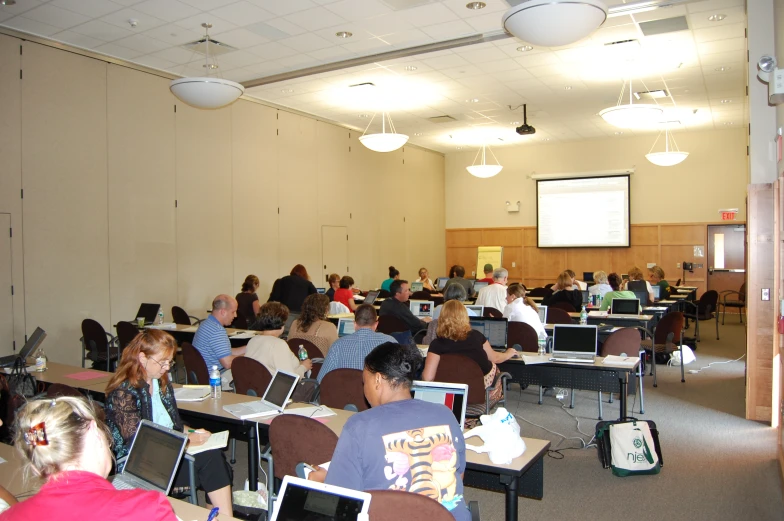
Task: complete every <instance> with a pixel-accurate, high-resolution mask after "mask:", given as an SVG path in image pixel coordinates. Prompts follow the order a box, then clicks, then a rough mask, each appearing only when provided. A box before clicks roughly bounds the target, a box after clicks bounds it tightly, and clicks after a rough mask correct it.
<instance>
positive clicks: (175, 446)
mask: <svg viewBox="0 0 784 521" xmlns="http://www.w3.org/2000/svg"><path fill="white" fill-rule="evenodd" d="M187 441H188V435H187V434H185V433H184V432H180V431H175V430H173V429H168V428H166V427H163V426H161V425H157V424H155V423H153V422H151V421H149V420H142V421H141V422H140V423H139V427H138V428H137V429H136V435H135V436H134V437H133V442H132V443H131V448H130V450H129V451H128V459H127V460H126V461H125V467H123V470H122V473H120V474H116V475H115V476H113V477H112V478H110V479H111V482H112V485H114V488H116V489H118V490H128V489H134V488H139V489H143V490H155V491H158V492H161V493H162V494H164V495H166V494H168V493H169V489H170V488H171V485H172V482H173V481H174V476H175V475H176V474H177V468H178V467H179V466H180V460H181V459H182V454H183V452H185V444H186V442H187Z"/></svg>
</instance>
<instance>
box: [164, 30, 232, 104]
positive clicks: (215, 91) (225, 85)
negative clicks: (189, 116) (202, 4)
mask: <svg viewBox="0 0 784 521" xmlns="http://www.w3.org/2000/svg"><path fill="white" fill-rule="evenodd" d="M201 26H202V27H204V49H205V54H206V58H205V63H204V65H202V67H204V68H205V69H206V74H207V75H206V76H199V77H192V78H180V79H177V80H172V82H171V83H170V84H169V89H170V90H171V91H172V94H174V95H175V96H177V98H179V99H180V100H181V101H184V102H185V103H187V104H188V105H191V106H192V107H196V108H197V109H218V108H221V107H225V106H226V105H229V104H231V103H233V102H235V101H236V100H237V98H239V97H240V96H242V94H243V93H244V92H245V87H243V86H242V85H240V84H239V83H237V82H234V81H230V80H224V79H223V78H215V77H211V76H210V72H211V71H214V70H215V69H217V68H218V63H217V58H215V57H214V56H213V61H212V62H210V43H212V42H213V40H211V39H210V34H209V31H210V29H211V28H212V24H210V23H203V24H201Z"/></svg>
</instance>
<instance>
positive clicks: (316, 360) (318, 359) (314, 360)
mask: <svg viewBox="0 0 784 521" xmlns="http://www.w3.org/2000/svg"><path fill="white" fill-rule="evenodd" d="M310 361H311V362H313V363H314V364H323V363H324V359H323V358H311V359H310Z"/></svg>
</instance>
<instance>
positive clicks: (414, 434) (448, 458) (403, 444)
mask: <svg viewBox="0 0 784 521" xmlns="http://www.w3.org/2000/svg"><path fill="white" fill-rule="evenodd" d="M382 439H383V442H384V449H385V451H386V454H385V456H384V458H385V460H386V462H387V463H388V464H389V465H387V466H385V467H384V477H386V479H388V480H394V482H393V483H392V484H391V485H390V486H389V488H390V489H392V490H404V491H408V492H415V493H417V494H422V495H423V496H427V497H429V498H432V499H435V500H436V501H438V502H440V503H441V504H442V505H444V506H445V507H446V508H447V509H448V510H453V509H454V508H455V507H456V506H457V504H458V503H459V502H460V501H461V500H462V499H463V495H462V494H456V488H457V481H456V474H457V451H456V450H455V447H454V444H453V443H452V433H451V430H450V428H449V426H448V425H439V426H435V427H424V428H421V429H412V430H408V431H403V432H397V433H394V434H387V435H386V436H383V437H382Z"/></svg>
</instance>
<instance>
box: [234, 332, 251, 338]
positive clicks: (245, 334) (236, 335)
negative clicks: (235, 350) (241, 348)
mask: <svg viewBox="0 0 784 521" xmlns="http://www.w3.org/2000/svg"><path fill="white" fill-rule="evenodd" d="M254 336H256V335H255V333H251V332H243V333H234V334H233V335H231V337H230V338H253V337H254Z"/></svg>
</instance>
